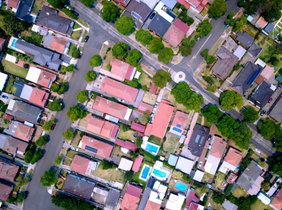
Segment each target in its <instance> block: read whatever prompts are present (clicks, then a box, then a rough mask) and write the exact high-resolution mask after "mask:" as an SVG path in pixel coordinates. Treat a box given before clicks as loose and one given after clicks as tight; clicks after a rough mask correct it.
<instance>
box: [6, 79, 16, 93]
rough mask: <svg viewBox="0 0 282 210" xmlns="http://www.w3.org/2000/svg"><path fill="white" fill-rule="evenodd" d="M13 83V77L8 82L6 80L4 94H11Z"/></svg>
mask: <svg viewBox="0 0 282 210" xmlns="http://www.w3.org/2000/svg"><path fill="white" fill-rule="evenodd" d="M14 82H15V79H14V77H10V78H9V80H8V83H7V85H6V88H5V92H8V93H10V92H11V89H12V87H13V85H14Z"/></svg>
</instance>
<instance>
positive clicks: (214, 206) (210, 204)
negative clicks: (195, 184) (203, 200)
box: [206, 198, 222, 209]
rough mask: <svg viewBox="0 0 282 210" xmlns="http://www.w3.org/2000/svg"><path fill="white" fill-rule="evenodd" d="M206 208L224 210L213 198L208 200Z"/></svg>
mask: <svg viewBox="0 0 282 210" xmlns="http://www.w3.org/2000/svg"><path fill="white" fill-rule="evenodd" d="M206 206H207V207H209V209H222V207H221V205H220V204H217V203H215V202H214V201H213V199H212V198H208V200H207V204H206Z"/></svg>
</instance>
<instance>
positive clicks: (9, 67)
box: [2, 59, 28, 79]
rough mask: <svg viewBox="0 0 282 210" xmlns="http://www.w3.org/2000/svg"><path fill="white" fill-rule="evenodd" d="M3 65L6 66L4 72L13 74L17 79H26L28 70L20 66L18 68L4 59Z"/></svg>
mask: <svg viewBox="0 0 282 210" xmlns="http://www.w3.org/2000/svg"><path fill="white" fill-rule="evenodd" d="M2 65H3V66H4V71H5V72H7V73H9V74H13V75H15V76H17V77H21V78H24V79H25V78H26V75H27V73H28V69H25V68H22V67H20V66H17V65H15V64H13V63H11V62H9V61H6V60H5V59H2Z"/></svg>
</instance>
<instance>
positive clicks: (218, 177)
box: [215, 172, 225, 189]
mask: <svg viewBox="0 0 282 210" xmlns="http://www.w3.org/2000/svg"><path fill="white" fill-rule="evenodd" d="M224 178H225V174H224V173H222V172H217V174H216V178H215V188H218V189H219V188H220V187H221V185H222V183H223V182H224Z"/></svg>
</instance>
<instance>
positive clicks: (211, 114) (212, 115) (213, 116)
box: [201, 104, 223, 124]
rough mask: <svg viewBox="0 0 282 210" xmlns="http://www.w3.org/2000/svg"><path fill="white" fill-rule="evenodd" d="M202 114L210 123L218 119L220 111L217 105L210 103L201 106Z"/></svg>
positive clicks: (220, 114)
mask: <svg viewBox="0 0 282 210" xmlns="http://www.w3.org/2000/svg"><path fill="white" fill-rule="evenodd" d="M201 111H202V114H203V116H204V117H205V118H206V119H207V121H208V122H209V123H211V124H216V123H217V121H218V119H219V118H221V117H222V115H223V114H222V112H221V111H220V110H219V108H218V106H216V105H214V104H210V105H207V106H205V107H204V108H202V110H201Z"/></svg>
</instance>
